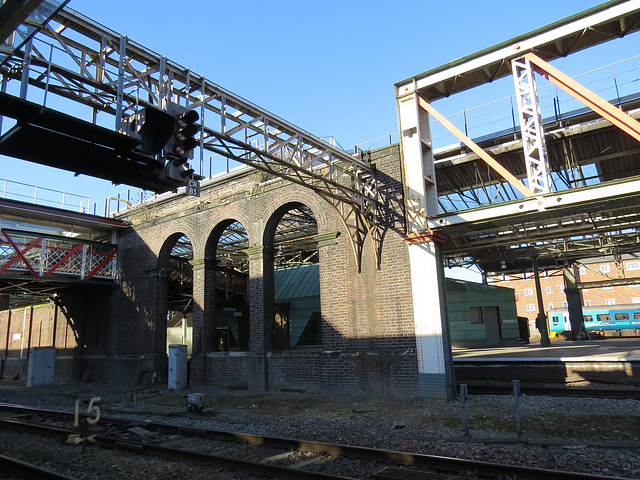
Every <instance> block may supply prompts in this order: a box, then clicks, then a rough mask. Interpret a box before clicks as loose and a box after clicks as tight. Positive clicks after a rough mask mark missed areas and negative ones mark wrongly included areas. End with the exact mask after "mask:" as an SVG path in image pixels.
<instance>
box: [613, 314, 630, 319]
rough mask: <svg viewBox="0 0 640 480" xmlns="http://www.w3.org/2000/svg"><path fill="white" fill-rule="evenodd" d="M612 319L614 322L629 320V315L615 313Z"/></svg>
mask: <svg viewBox="0 0 640 480" xmlns="http://www.w3.org/2000/svg"><path fill="white" fill-rule="evenodd" d="M614 318H615V319H616V320H629V314H628V313H616V314H615V315H614Z"/></svg>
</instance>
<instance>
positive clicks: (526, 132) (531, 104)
mask: <svg viewBox="0 0 640 480" xmlns="http://www.w3.org/2000/svg"><path fill="white" fill-rule="evenodd" d="M511 67H512V69H513V82H514V85H515V89H516V100H517V104H518V116H519V118H520V129H521V131H522V150H523V153H524V159H525V162H526V167H527V178H528V179H529V189H530V190H531V191H532V192H533V193H534V194H535V195H538V194H541V193H549V192H550V191H551V185H552V184H551V176H550V174H549V163H548V160H547V159H548V156H547V146H546V143H545V140H544V127H543V126H542V117H541V115H540V104H539V103H538V92H537V90H536V81H535V77H534V72H533V67H532V66H531V62H530V61H529V59H528V58H525V57H522V58H518V59H515V60H513V61H512V62H511Z"/></svg>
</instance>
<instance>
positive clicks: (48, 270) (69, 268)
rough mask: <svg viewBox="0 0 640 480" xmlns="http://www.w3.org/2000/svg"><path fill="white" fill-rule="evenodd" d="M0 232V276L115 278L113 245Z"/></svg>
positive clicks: (23, 232)
mask: <svg viewBox="0 0 640 480" xmlns="http://www.w3.org/2000/svg"><path fill="white" fill-rule="evenodd" d="M0 233H1V235H0V278H2V277H12V278H16V277H18V276H19V277H23V278H26V279H31V280H33V279H35V280H54V279H56V278H58V279H60V278H64V279H66V280H68V279H75V280H84V281H88V280H91V279H103V280H105V279H106V280H113V279H115V275H116V262H115V256H116V253H117V249H116V246H115V245H111V244H106V243H96V242H87V241H83V240H79V239H73V238H66V237H59V236H55V235H42V234H37V233H33V232H25V231H21V230H11V229H2V230H0Z"/></svg>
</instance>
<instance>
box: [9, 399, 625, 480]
mask: <svg viewBox="0 0 640 480" xmlns="http://www.w3.org/2000/svg"><path fill="white" fill-rule="evenodd" d="M0 412H1V415H0V427H2V428H3V429H12V430H13V431H15V432H24V431H28V432H30V433H29V435H33V436H34V439H35V438H44V437H51V436H54V437H57V438H67V439H69V438H74V439H75V440H79V441H80V442H81V443H82V445H83V448H85V447H84V446H85V445H89V444H90V445H95V446H97V447H101V448H100V449H94V451H93V452H92V455H93V456H97V455H98V453H96V451H95V450H98V451H107V450H108V451H118V452H123V453H126V454H127V455H131V454H133V455H147V456H153V457H156V458H162V459H179V460H180V461H181V462H189V463H190V464H193V465H204V466H212V465H215V466H216V467H218V468H220V467H221V468H224V469H228V470H231V471H240V472H245V474H246V473H249V474H251V475H256V476H260V478H304V479H343V480H348V479H359V478H374V479H377V480H394V479H400V478H405V479H408V478H411V479H415V480H423V479H425V480H426V479H429V480H441V479H442V480H444V479H466V478H469V479H470V478H473V479H484V478H517V479H532V480H537V479H541V478H547V479H548V478H554V479H559V480H563V479H585V480H595V479H603V478H608V479H611V480H613V479H619V480H621V479H620V477H603V476H602V475H590V474H584V473H573V472H563V471H557V470H547V469H538V468H529V467H519V466H510V465H501V464H494V463H487V462H477V461H471V460H465V459H457V458H450V457H439V456H432V455H422V454H413V453H405V452H398V451H390V450H382V449H373V448H363V447H354V446H348V445H336V444H329V443H322V442H309V441H304V440H295V439H286V438H276V437H266V436H259V435H251V434H242V433H234V432H224V431H215V430H206V429H199V428H185V427H180V426H174V425H168V424H164V423H155V422H140V421H131V420H124V419H121V418H113V417H99V415H95V414H85V415H78V416H77V417H76V416H75V415H74V413H73V412H61V411H53V410H40V409H35V408H31V407H25V406H17V405H10V404H0ZM74 423H75V424H76V425H77V426H74ZM35 444H36V440H34V445H35ZM89 448H93V447H89ZM194 468H195V467H194ZM83 473H84V472H79V474H80V475H79V476H82V474H83ZM30 478H56V477H45V476H37V475H36V476H34V477H30ZM57 478H71V477H64V476H62V477H57ZM242 478H254V477H245V476H243V477H242Z"/></svg>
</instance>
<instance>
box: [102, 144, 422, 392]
mask: <svg viewBox="0 0 640 480" xmlns="http://www.w3.org/2000/svg"><path fill="white" fill-rule="evenodd" d="M371 161H372V163H373V164H375V165H376V167H377V173H376V176H377V178H378V181H379V185H380V194H381V199H382V202H381V207H382V208H381V210H380V212H379V218H380V227H381V228H380V231H379V232H378V233H377V234H376V235H377V237H378V238H381V239H382V242H381V243H376V244H375V246H374V245H373V244H372V243H371V240H370V238H366V239H365V244H364V249H363V251H362V257H361V259H362V262H361V269H360V271H358V268H357V261H356V256H355V255H354V251H353V249H352V246H351V242H350V236H349V231H348V230H347V229H346V228H345V226H344V223H343V221H342V220H341V218H340V216H339V215H338V212H337V211H336V209H335V208H334V207H333V206H332V205H330V204H329V203H328V202H327V201H325V200H324V199H323V198H322V197H320V196H319V195H317V194H316V193H314V192H313V191H312V190H310V189H308V188H305V187H302V186H299V185H293V184H291V183H288V182H285V181H283V180H279V179H271V180H269V181H266V180H267V179H266V177H265V175H264V174H263V173H260V172H251V173H247V174H243V175H240V176H237V177H235V178H233V179H232V180H231V181H227V182H218V183H211V184H207V182H204V183H203V185H202V188H201V196H200V197H199V198H195V197H186V196H182V197H180V196H178V197H173V198H172V199H170V200H166V197H159V198H157V199H156V200H155V202H152V203H148V204H146V205H145V206H143V207H137V208H134V209H131V210H130V211H128V212H127V213H126V214H123V215H126V216H127V217H128V218H129V219H130V221H131V223H132V226H131V228H129V229H127V230H126V231H125V232H124V233H123V235H121V237H120V240H119V243H118V245H119V253H118V255H119V271H120V278H119V285H118V288H117V289H116V291H115V292H114V295H113V302H112V310H113V315H112V319H111V323H112V329H111V331H110V336H109V342H108V345H109V346H108V355H109V362H108V363H109V364H110V365H109V367H108V369H107V377H108V379H109V381H114V382H115V381H119V382H122V381H124V378H123V377H126V379H127V381H128V382H133V381H135V379H136V378H137V377H138V376H139V374H140V373H139V372H140V370H142V369H143V368H149V364H152V368H154V369H156V370H157V371H158V372H157V374H158V375H160V376H166V375H163V373H162V371H163V369H164V368H165V366H164V364H163V363H162V362H163V361H165V360H164V359H166V355H165V353H164V351H163V349H164V345H163V341H164V340H163V337H162V335H163V334H162V331H163V330H165V329H166V301H165V300H164V299H163V296H166V292H165V291H164V290H163V286H162V285H163V277H162V275H163V271H162V267H163V265H165V264H166V263H163V262H165V258H166V256H167V255H168V252H169V251H170V249H171V246H172V245H173V243H174V242H175V240H176V239H177V238H178V237H179V236H180V235H182V234H186V235H187V236H188V237H189V239H190V241H191V243H192V245H193V251H194V261H200V260H201V259H206V258H211V255H212V244H213V245H215V236H216V233H215V232H218V234H219V230H220V226H221V225H223V224H224V223H225V222H228V221H229V220H236V221H238V222H240V223H241V224H242V225H243V226H244V227H245V228H246V230H247V234H248V239H249V251H248V253H249V265H250V268H249V292H250V332H251V333H250V351H249V352H213V351H212V350H213V346H212V345H211V344H210V343H208V342H207V341H206V340H205V339H203V338H202V336H203V335H205V336H206V331H207V329H211V328H212V327H211V323H212V322H214V321H215V319H214V318H211V317H212V315H211V313H210V310H211V308H212V306H211V305H210V304H209V303H207V295H210V293H207V292H210V291H211V289H210V288H207V285H206V283H205V284H204V285H203V284H198V282H207V281H210V280H206V279H207V278H209V277H208V276H207V275H206V268H205V267H203V268H204V273H196V272H195V271H194V301H197V302H198V308H197V309H196V308H194V355H193V357H192V359H191V380H192V382H194V383H196V384H197V383H205V384H216V385H222V386H226V387H227V388H248V389H250V390H251V389H253V390H258V391H260V390H265V389H266V390H287V389H290V390H310V391H327V392H329V391H331V392H357V391H363V390H369V391H375V392H383V393H389V394H396V393H397V394H407V393H408V394H411V393H416V392H417V364H416V357H415V336H414V329H413V318H412V315H413V314H412V307H411V285H410V281H409V261H408V253H407V247H406V245H405V244H404V242H403V240H402V235H403V234H404V214H403V197H402V183H401V164H400V159H399V149H398V146H397V145H394V146H391V147H387V148H384V149H380V150H378V151H374V152H372V153H371ZM295 203H301V204H304V205H306V206H308V207H309V208H310V209H311V211H312V212H313V214H314V215H315V218H316V221H317V224H318V233H319V234H323V233H327V232H332V231H337V232H338V236H337V238H336V239H335V242H333V241H327V242H325V243H323V244H322V245H321V246H320V247H319V258H320V269H319V270H320V292H321V312H322V320H323V323H322V333H323V346H322V348H318V349H316V350H313V349H312V350H306V351H304V350H291V351H285V352H274V351H271V348H270V338H269V331H270V322H272V321H273V316H274V307H273V275H272V256H273V252H272V251H270V241H271V239H272V237H270V235H271V233H270V232H273V231H274V229H275V224H277V222H278V220H279V215H281V212H282V210H283V208H285V207H286V206H287V205H292V204H295ZM376 257H377V258H379V259H380V268H379V269H378V268H377V263H376ZM165 283H166V282H165ZM205 307H206V308H205ZM198 312H199V313H198ZM208 312H209V313H208ZM196 325H198V326H196ZM196 345H201V347H198V348H199V349H198V348H196ZM135 355H139V356H140V360H139V362H137V363H138V364H136V362H135V361H131V359H132V358H134V357H135Z"/></svg>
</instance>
